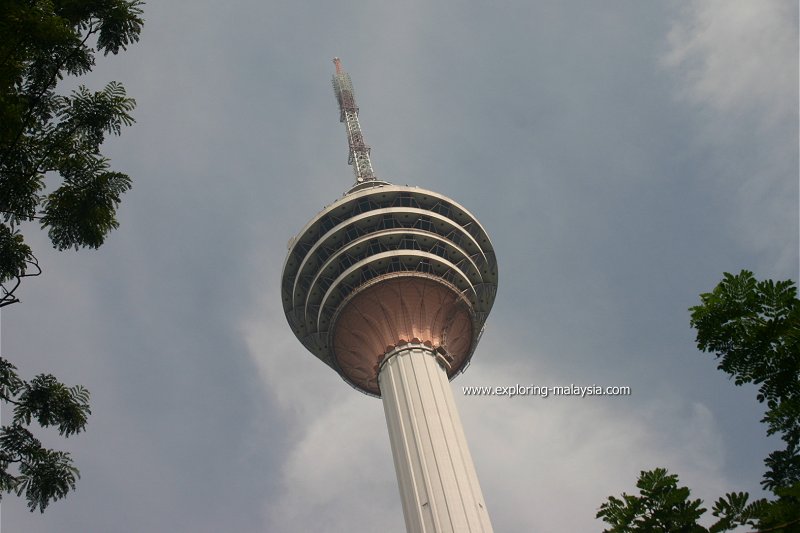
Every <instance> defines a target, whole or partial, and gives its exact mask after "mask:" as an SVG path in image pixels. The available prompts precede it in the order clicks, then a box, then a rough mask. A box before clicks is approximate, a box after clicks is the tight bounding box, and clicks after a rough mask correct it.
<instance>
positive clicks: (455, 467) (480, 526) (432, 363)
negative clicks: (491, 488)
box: [378, 344, 492, 533]
mask: <svg viewBox="0 0 800 533" xmlns="http://www.w3.org/2000/svg"><path fill="white" fill-rule="evenodd" d="M378 383H379V385H380V389H381V397H382V398H383V409H384V411H385V412H386V424H387V425H388V426H389V440H390V441H391V444H392V456H393V458H394V467H395V470H396V472H397V482H398V484H399V485H400V497H401V499H402V502H403V515H404V516H405V521H406V530H407V531H408V532H409V533H423V532H424V533H445V532H453V533H464V532H483V533H489V532H491V531H492V525H491V523H490V522H489V514H488V513H487V511H486V503H484V500H483V494H482V493H481V488H480V485H479V484H478V475H477V473H476V472H475V467H474V466H473V464H472V457H471V456H470V454H469V450H468V449H467V441H466V438H465V437H464V430H463V428H462V427H461V420H460V419H459V417H458V412H457V411H456V405H455V402H454V401H453V392H452V390H451V389H450V382H449V381H448V380H447V374H446V373H445V371H444V368H442V367H441V366H440V363H439V361H438V360H437V354H436V352H434V351H433V350H431V349H430V348H428V347H426V346H424V345H419V344H414V345H405V346H402V347H400V348H397V349H395V350H394V351H392V352H390V353H389V354H388V355H387V356H386V360H385V362H384V363H383V366H382V368H381V371H380V374H379V375H378Z"/></svg>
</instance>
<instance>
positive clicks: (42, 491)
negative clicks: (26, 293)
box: [0, 359, 91, 511]
mask: <svg viewBox="0 0 800 533" xmlns="http://www.w3.org/2000/svg"><path fill="white" fill-rule="evenodd" d="M15 370H16V368H15V367H14V365H12V364H11V363H9V362H8V361H6V360H4V359H0V400H2V401H4V402H6V403H9V404H11V405H13V406H14V417H13V421H12V423H11V424H10V425H7V426H2V427H1V428H0V491H2V492H16V494H17V495H18V496H20V495H22V494H23V493H24V494H25V498H26V499H27V500H28V507H29V508H30V510H31V511H34V510H36V508H37V507H38V508H39V510H40V511H44V509H45V508H46V507H47V506H48V504H49V503H50V502H51V501H55V500H58V499H60V498H63V497H64V496H66V495H67V493H68V492H69V491H70V490H74V489H75V481H76V479H77V478H78V477H80V473H79V472H78V469H77V468H75V467H74V466H73V465H72V460H71V459H70V456H69V454H68V453H65V452H61V451H56V450H51V449H48V448H45V447H43V446H42V443H41V442H39V440H38V439H36V438H35V437H34V436H33V433H31V431H30V430H29V429H28V427H29V426H30V424H31V421H32V420H36V422H37V423H38V424H39V425H40V426H42V427H48V426H52V427H55V428H57V429H58V432H59V434H60V435H62V436H65V437H69V436H70V435H72V434H74V433H80V432H81V431H83V430H84V429H85V427H86V421H87V419H88V417H89V414H91V410H90V408H89V392H88V391H87V390H86V389H85V388H83V387H82V386H80V385H77V386H74V387H66V386H65V385H63V384H62V383H60V382H59V381H58V380H57V379H56V378H55V377H53V376H51V375H48V374H41V375H38V376H36V377H35V378H34V379H33V380H31V381H30V382H26V381H23V380H22V379H20V378H19V376H18V375H17V373H16V372H15ZM12 465H13V466H15V467H16V469H17V471H18V473H17V474H16V475H14V474H12V473H11V472H10V471H9V470H10V467H11V466H12Z"/></svg>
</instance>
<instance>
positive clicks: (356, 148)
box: [332, 57, 375, 184]
mask: <svg viewBox="0 0 800 533" xmlns="http://www.w3.org/2000/svg"><path fill="white" fill-rule="evenodd" d="M333 63H334V64H335V65H336V74H334V75H333V80H332V83H333V92H334V93H335V94H336V101H337V102H338V103H339V122H344V123H345V125H346V126H347V142H348V145H349V146H350V155H349V157H348V159H347V163H348V164H349V165H352V167H353V172H354V173H355V175H356V184H359V183H363V182H365V181H370V180H374V179H375V174H374V172H373V171H372V161H370V159H369V151H370V147H369V146H367V145H366V144H365V143H364V135H363V134H362V133H361V124H359V122H358V106H356V98H355V95H354V94H353V82H352V80H351V79H350V75H349V74H348V73H347V72H345V71H344V70H342V63H341V61H340V60H339V58H338V57H335V58H333Z"/></svg>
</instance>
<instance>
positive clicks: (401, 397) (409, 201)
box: [281, 58, 497, 533]
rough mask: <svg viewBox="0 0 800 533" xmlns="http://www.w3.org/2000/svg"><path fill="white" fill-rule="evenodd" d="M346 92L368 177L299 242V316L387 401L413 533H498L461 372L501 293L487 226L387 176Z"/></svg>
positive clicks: (317, 342)
mask: <svg viewBox="0 0 800 533" xmlns="http://www.w3.org/2000/svg"><path fill="white" fill-rule="evenodd" d="M333 62H334V64H335V66H336V73H335V74H334V76H333V90H334V93H335V94H336V100H337V102H338V104H339V120H340V121H341V122H343V123H344V124H345V126H346V127H347V140H348V142H349V147H350V155H349V159H348V163H349V164H350V165H352V167H353V171H354V173H355V184H354V185H353V186H352V187H351V188H350V189H349V190H348V191H347V192H346V193H345V194H344V195H343V197H342V198H340V199H338V200H336V201H335V202H333V203H332V204H331V205H329V206H327V207H326V208H325V209H323V210H322V211H321V212H320V213H318V214H317V215H316V216H315V217H314V218H312V219H311V221H310V222H309V223H308V224H306V226H305V227H304V228H303V229H302V230H301V231H300V233H298V234H297V236H296V237H294V238H293V239H292V240H291V241H290V242H289V254H288V256H287V257H286V263H285V264H284V267H283V275H282V277H281V297H282V298H283V308H284V311H285V312H286V318H287V320H288V321H289V325H290V326H291V328H292V331H293V332H294V334H295V335H296V336H297V338H298V339H300V342H302V343H303V346H305V347H306V348H308V350H309V351H310V352H311V353H312V354H314V355H315V356H317V357H318V358H319V359H320V360H321V361H322V362H323V363H325V364H326V365H328V366H330V367H331V368H332V369H333V370H335V371H336V372H337V373H338V374H339V375H340V376H341V377H342V378H343V379H344V380H345V381H346V382H347V383H349V384H350V385H351V386H353V387H354V388H356V389H358V390H359V391H361V392H363V393H364V394H367V395H370V396H376V397H380V398H381V400H382V402H383V409H384V411H385V413H386V424H387V426H388V427H389V440H390V442H391V447H392V456H393V459H394V466H395V470H396V472H397V482H398V485H399V486H400V496H401V499H402V504H403V515H404V517H405V523H406V529H407V531H409V532H426V533H433V532H435V533H440V532H456V533H463V532H477V531H480V532H491V531H492V526H491V523H490V521H489V515H488V513H487V510H486V503H485V502H484V499H483V494H482V493H481V488H480V485H479V483H478V476H477V474H476V472H475V467H474V466H473V463H472V458H471V456H470V453H469V449H468V448H467V441H466V438H465V437H464V431H463V429H462V427H461V420H460V419H459V417H458V412H457V411H456V406H455V402H454V400H453V393H452V390H451V388H450V383H449V380H451V379H453V378H454V377H455V376H457V375H458V374H459V373H461V372H463V371H464V369H465V368H466V367H467V366H468V365H469V362H470V359H471V358H472V354H473V353H474V352H475V348H476V347H477V345H478V340H479V339H480V337H481V333H482V332H483V327H484V323H485V322H486V318H487V316H488V315H489V311H490V309H491V308H492V304H493V302H494V298H495V294H496V293H497V261H496V259H495V254H494V250H493V248H492V244H491V242H490V241H489V237H488V236H487V234H486V231H485V230H484V229H483V227H482V226H481V225H480V223H479V222H478V220H477V219H476V218H475V217H474V216H473V215H472V214H470V212H469V211H467V210H466V209H465V208H463V207H462V206H461V205H459V204H458V203H456V202H455V201H453V200H451V199H450V198H448V197H446V196H444V195H441V194H439V193H435V192H432V191H428V190H425V189H420V188H417V187H401V186H398V185H392V184H391V183H389V182H387V181H383V180H380V179H378V178H376V177H375V175H374V173H373V170H372V163H371V161H370V148H369V147H368V146H367V145H366V144H365V143H364V137H363V135H362V133H361V126H360V125H359V122H358V107H357V106H356V103H355V98H354V95H353V84H352V82H351V81H350V76H349V75H348V74H347V73H346V72H344V71H343V70H342V65H341V63H340V61H339V58H334V60H333Z"/></svg>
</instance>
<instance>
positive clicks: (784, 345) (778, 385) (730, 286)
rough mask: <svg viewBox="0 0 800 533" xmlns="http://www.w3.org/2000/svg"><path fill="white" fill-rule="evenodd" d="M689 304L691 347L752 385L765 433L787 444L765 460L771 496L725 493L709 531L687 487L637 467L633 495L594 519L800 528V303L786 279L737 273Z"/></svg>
mask: <svg viewBox="0 0 800 533" xmlns="http://www.w3.org/2000/svg"><path fill="white" fill-rule="evenodd" d="M700 300H701V302H702V303H701V305H698V306H695V307H692V308H691V309H690V311H691V325H692V327H694V328H695V329H696V330H697V346H698V348H699V349H700V350H702V351H705V352H713V353H715V354H716V356H717V358H718V359H719V365H718V368H719V369H720V370H722V371H724V372H726V373H728V374H730V375H731V376H732V377H733V378H734V382H735V383H736V385H742V384H744V383H754V384H756V385H758V386H759V389H758V395H757V399H758V401H759V402H762V403H766V405H767V411H766V414H765V415H764V418H763V419H762V420H761V421H762V422H764V423H765V424H766V425H767V434H769V435H775V434H777V435H780V436H781V439H782V440H783V441H784V442H785V444H786V447H785V449H783V450H778V451H775V452H773V453H771V454H770V455H769V456H768V457H767V459H766V460H765V461H764V462H765V464H766V466H767V473H766V474H765V475H764V480H763V481H762V485H763V486H764V488H766V489H768V490H770V491H772V492H773V494H774V496H775V499H772V500H766V499H760V500H756V501H753V502H748V500H749V495H748V494H747V493H745V492H738V493H728V494H726V495H725V497H724V498H720V499H718V500H717V501H716V503H715V504H714V506H713V507H712V512H711V514H712V515H713V516H714V517H716V518H717V521H716V522H715V523H714V524H712V525H711V526H710V527H709V528H705V527H703V526H702V525H700V524H698V520H699V519H700V518H701V517H702V515H703V514H704V513H705V512H706V509H704V508H703V507H701V505H702V501H701V500H699V499H697V500H690V499H689V494H690V491H689V489H688V488H687V487H678V477H677V476H676V475H671V474H668V473H667V471H666V470H665V469H663V468H656V469H654V470H651V471H643V472H641V474H640V476H639V480H638V482H637V484H636V486H637V487H638V488H639V491H640V492H639V496H631V495H628V494H624V493H623V495H622V498H617V497H614V496H609V498H608V500H607V501H606V502H605V503H603V504H602V505H601V506H600V509H599V510H598V512H597V518H601V519H602V520H603V521H604V522H606V523H607V524H610V525H611V529H607V530H605V531H607V532H609V533H631V532H652V531H663V532H687V533H689V532H691V533H694V532H709V533H717V532H721V531H730V530H733V529H735V528H737V527H739V526H751V527H755V528H756V529H757V530H758V531H762V532H767V531H769V532H776V533H777V532H783V533H790V532H800V458H798V447H799V446H800V300H798V299H797V292H796V288H795V287H794V284H793V283H792V282H791V281H779V282H773V281H771V280H767V281H761V282H759V281H757V280H756V279H755V278H754V277H753V274H752V272H748V271H746V270H743V271H742V272H741V273H739V274H738V275H736V276H734V275H732V274H729V273H727V272H726V273H725V274H724V279H723V280H722V282H720V283H719V285H717V287H715V288H714V290H713V291H712V292H710V293H705V294H701V295H700Z"/></svg>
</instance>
